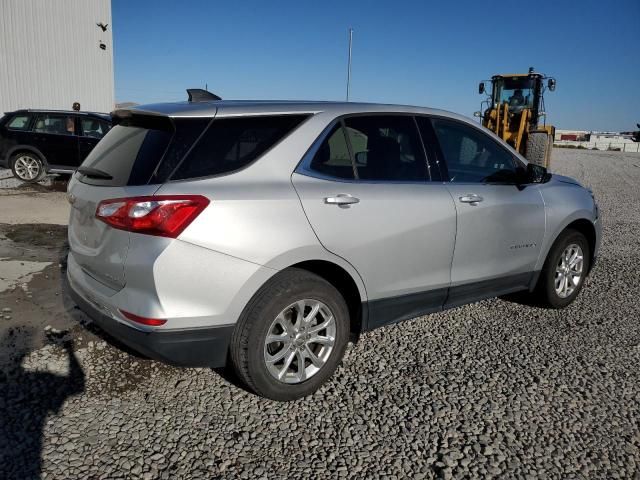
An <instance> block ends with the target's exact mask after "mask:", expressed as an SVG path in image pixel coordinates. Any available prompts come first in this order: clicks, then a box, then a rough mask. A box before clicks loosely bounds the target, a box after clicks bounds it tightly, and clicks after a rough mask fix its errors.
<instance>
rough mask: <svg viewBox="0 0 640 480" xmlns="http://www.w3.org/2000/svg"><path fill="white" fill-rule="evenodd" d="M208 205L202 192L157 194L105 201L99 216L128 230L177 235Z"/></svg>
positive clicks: (98, 210) (172, 236) (149, 233)
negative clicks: (201, 194)
mask: <svg viewBox="0 0 640 480" xmlns="http://www.w3.org/2000/svg"><path fill="white" fill-rule="evenodd" d="M207 205H209V199H208V198H206V197H203V196H200V195H158V196H148V197H131V198H114V199H110V200H103V201H102V202H100V204H98V208H97V209H96V218H97V219H98V220H101V221H103V222H104V223H106V224H107V225H110V226H112V227H113V228H117V229H120V230H127V231H129V232H135V233H144V234H146V235H156V236H160V237H169V238H176V237H177V236H178V235H180V234H181V233H182V232H183V230H184V229H185V228H187V227H188V226H189V224H190V223H191V222H193V221H194V220H195V218H196V217H197V216H198V215H200V213H201V212H202V211H203V210H204V209H205V208H206V207H207Z"/></svg>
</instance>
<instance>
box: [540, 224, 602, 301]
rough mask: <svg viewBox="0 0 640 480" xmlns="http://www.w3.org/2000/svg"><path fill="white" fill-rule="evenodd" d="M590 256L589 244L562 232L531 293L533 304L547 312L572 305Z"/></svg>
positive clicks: (575, 233) (579, 236) (578, 235)
mask: <svg viewBox="0 0 640 480" xmlns="http://www.w3.org/2000/svg"><path fill="white" fill-rule="evenodd" d="M590 255H591V252H590V251H589V242H588V241H587V239H586V237H585V236H584V235H583V234H582V233H580V232H578V231H576V230H565V231H564V232H562V233H561V234H560V236H559V237H558V238H557V240H556V241H555V243H554V244H553V246H552V247H551V250H550V251H549V254H548V255H547V259H546V260H545V262H544V266H543V268H542V272H541V273H540V278H539V279H538V284H537V285H536V290H535V292H534V294H535V297H536V300H537V303H538V304H541V305H542V306H546V307H548V308H564V307H566V306H567V305H569V304H570V303H572V302H573V301H574V300H575V299H576V297H577V296H578V293H580V290H581V289H582V285H583V284H584V280H585V278H586V276H587V273H588V272H589V267H590V259H591V257H590ZM578 272H579V275H578Z"/></svg>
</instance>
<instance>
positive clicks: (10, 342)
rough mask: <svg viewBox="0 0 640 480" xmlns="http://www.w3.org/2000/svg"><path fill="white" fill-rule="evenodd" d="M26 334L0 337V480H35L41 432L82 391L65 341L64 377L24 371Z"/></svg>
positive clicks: (20, 331)
mask: <svg viewBox="0 0 640 480" xmlns="http://www.w3.org/2000/svg"><path fill="white" fill-rule="evenodd" d="M32 337H33V332H32V331H30V330H29V329H20V328H18V329H14V328H12V329H7V330H5V331H4V332H3V333H2V336H1V337H0V359H1V360H2V362H1V363H0V412H2V414H1V415H0V478H20V479H32V478H40V472H41V466H42V465H41V463H42V462H41V450H42V442H43V428H44V425H45V421H46V420H47V417H48V416H49V415H50V414H52V413H53V414H55V413H57V412H58V411H59V410H60V408H61V407H62V405H63V404H64V402H65V401H66V400H67V399H68V398H69V397H71V396H72V395H77V394H80V393H82V392H83V391H84V388H85V375H84V372H83V370H82V367H81V366H80V363H79V362H78V359H77V358H76V356H75V354H74V352H73V345H72V342H71V341H64V342H62V343H61V344H59V345H60V347H61V348H62V350H63V351H64V354H65V356H66V359H67V361H68V364H69V368H68V373H67V374H64V375H59V374H56V373H51V372H47V371H32V370H27V369H25V368H24V366H23V361H24V359H25V357H26V356H27V355H29V353H31V350H32V345H31V338H32Z"/></svg>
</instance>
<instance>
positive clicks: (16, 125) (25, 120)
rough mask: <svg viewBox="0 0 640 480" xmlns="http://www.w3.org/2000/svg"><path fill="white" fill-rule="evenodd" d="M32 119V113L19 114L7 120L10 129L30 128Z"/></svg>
mask: <svg viewBox="0 0 640 480" xmlns="http://www.w3.org/2000/svg"><path fill="white" fill-rule="evenodd" d="M30 121H31V115H28V114H18V115H16V116H14V117H13V118H12V119H11V120H9V121H8V122H7V128H8V129H9V130H28V129H29V122H30Z"/></svg>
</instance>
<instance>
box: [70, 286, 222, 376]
mask: <svg viewBox="0 0 640 480" xmlns="http://www.w3.org/2000/svg"><path fill="white" fill-rule="evenodd" d="M69 291H70V294H71V298H72V299H73V300H74V301H75V302H76V304H77V305H78V306H79V307H80V309H81V310H82V311H83V312H85V313H86V314H87V315H89V317H91V319H92V320H93V321H94V322H95V324H96V325H97V326H98V327H100V329H102V330H103V331H104V332H106V333H107V334H109V335H110V336H112V337H114V338H115V339H117V340H118V341H119V342H121V343H123V344H124V345H126V346H127V347H130V348H132V349H133V350H135V351H137V352H140V353H142V354H143V355H145V356H147V357H149V358H152V359H154V360H158V361H161V362H164V363H168V364H170V365H176V366H181V367H211V368H218V367H223V366H224V365H225V364H226V361H227V354H228V351H229V343H230V341H231V334H232V333H233V329H234V325H222V326H219V327H209V328H199V329H185V330H177V331H166V332H163V331H153V332H143V331H141V330H136V329H135V328H132V327H129V326H127V325H125V324H123V323H120V322H117V321H116V320H114V319H113V318H111V317H109V316H107V315H105V314H104V313H102V312H101V311H99V310H98V309H97V308H96V307H94V306H93V305H92V304H91V303H89V302H88V301H87V300H85V299H84V298H83V297H82V296H81V295H80V294H79V293H77V292H76V291H75V290H74V289H73V287H71V288H70V289H69Z"/></svg>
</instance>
